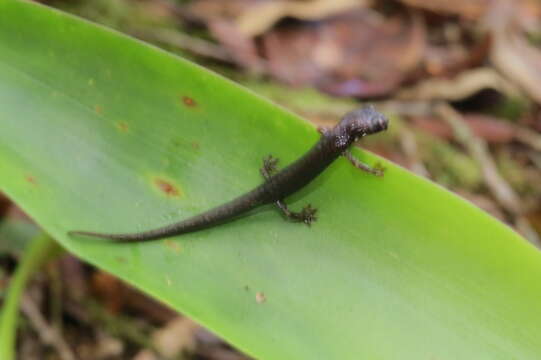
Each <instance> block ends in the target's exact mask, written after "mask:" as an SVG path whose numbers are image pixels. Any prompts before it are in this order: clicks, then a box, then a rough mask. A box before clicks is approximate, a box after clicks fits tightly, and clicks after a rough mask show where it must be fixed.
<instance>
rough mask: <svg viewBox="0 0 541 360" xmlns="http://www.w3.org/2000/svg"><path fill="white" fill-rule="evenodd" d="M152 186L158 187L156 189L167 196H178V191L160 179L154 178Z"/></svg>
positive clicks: (169, 183)
mask: <svg viewBox="0 0 541 360" xmlns="http://www.w3.org/2000/svg"><path fill="white" fill-rule="evenodd" d="M154 184H155V185H156V186H157V187H158V189H159V190H160V191H161V192H163V193H164V194H165V195H167V196H175V197H176V196H180V191H179V189H178V188H177V187H176V186H175V185H173V184H172V183H171V182H169V181H167V180H165V179H162V178H155V179H154Z"/></svg>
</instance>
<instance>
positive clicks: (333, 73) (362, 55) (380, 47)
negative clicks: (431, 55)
mask: <svg viewBox="0 0 541 360" xmlns="http://www.w3.org/2000/svg"><path fill="white" fill-rule="evenodd" d="M425 41H426V40H425V27H424V23H423V21H422V19H421V18H420V17H417V16H413V17H412V19H409V20H408V19H404V18H397V17H395V18H391V19H384V18H382V17H380V16H377V15H376V14H374V13H373V12H371V11H367V10H358V11H355V12H352V13H350V14H348V15H343V16H338V17H335V18H333V19H331V20H329V21H326V22H320V23H317V24H296V25H292V26H289V27H287V28H286V27H283V28H280V29H276V30H274V31H271V32H270V33H268V34H266V35H264V37H263V46H264V50H265V54H266V56H267V57H268V61H269V64H268V68H269V72H270V73H271V74H272V75H274V76H275V77H277V78H279V79H280V80H282V81H284V82H287V83H289V84H293V85H312V84H316V85H319V86H320V87H321V88H323V89H324V90H327V91H329V92H333V93H335V94H338V95H343V96H374V95H380V94H383V93H385V92H388V91H390V90H391V89H393V88H394V87H395V86H396V85H397V84H399V83H400V82H401V81H402V80H403V79H404V77H406V76H407V75H408V73H409V72H410V71H412V70H413V69H414V68H415V67H416V66H418V64H419V62H420V59H421V57H422V54H423V50H424V47H425ZM359 84H360V85H359Z"/></svg>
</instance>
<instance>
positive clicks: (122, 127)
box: [115, 121, 130, 132]
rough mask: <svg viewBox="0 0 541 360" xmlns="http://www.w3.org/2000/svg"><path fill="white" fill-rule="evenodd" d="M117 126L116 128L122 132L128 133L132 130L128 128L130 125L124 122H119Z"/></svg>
mask: <svg viewBox="0 0 541 360" xmlns="http://www.w3.org/2000/svg"><path fill="white" fill-rule="evenodd" d="M115 126H116V128H117V129H118V130H119V131H121V132H128V130H130V127H129V126H128V124H127V123H126V122H124V121H117V122H116V123H115Z"/></svg>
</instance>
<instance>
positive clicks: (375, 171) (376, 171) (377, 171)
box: [344, 150, 385, 176]
mask: <svg viewBox="0 0 541 360" xmlns="http://www.w3.org/2000/svg"><path fill="white" fill-rule="evenodd" d="M344 156H345V157H346V158H347V159H348V160H349V161H350V162H351V163H352V164H353V166H355V167H356V168H357V169H359V170H362V171H366V172H367V173H370V174H372V175H376V176H383V174H384V173H385V168H384V167H383V166H381V164H379V163H377V164H376V166H375V167H370V166H368V165H366V164H365V163H363V162H361V161H360V160H358V159H356V158H355V157H354V156H353V154H352V153H351V152H349V151H348V150H346V151H344Z"/></svg>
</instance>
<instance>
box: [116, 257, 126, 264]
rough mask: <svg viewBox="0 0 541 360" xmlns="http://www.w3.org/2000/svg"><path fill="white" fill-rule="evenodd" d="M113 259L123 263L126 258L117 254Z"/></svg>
mask: <svg viewBox="0 0 541 360" xmlns="http://www.w3.org/2000/svg"><path fill="white" fill-rule="evenodd" d="M115 260H116V261H117V262H119V263H125V262H126V258H125V257H122V256H117V257H115Z"/></svg>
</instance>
